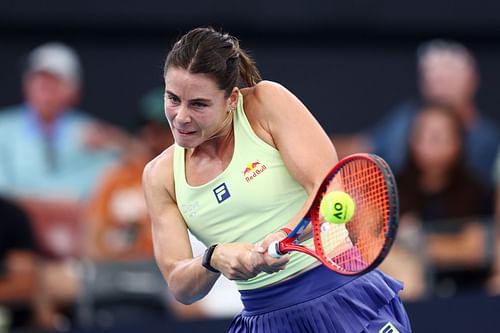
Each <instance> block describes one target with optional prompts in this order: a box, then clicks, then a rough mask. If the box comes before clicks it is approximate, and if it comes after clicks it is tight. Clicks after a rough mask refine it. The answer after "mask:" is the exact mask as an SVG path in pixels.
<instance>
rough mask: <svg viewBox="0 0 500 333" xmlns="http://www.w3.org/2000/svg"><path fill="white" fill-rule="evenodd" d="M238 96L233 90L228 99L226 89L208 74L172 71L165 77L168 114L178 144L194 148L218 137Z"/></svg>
mask: <svg viewBox="0 0 500 333" xmlns="http://www.w3.org/2000/svg"><path fill="white" fill-rule="evenodd" d="M235 89H236V88H235ZM237 97H238V93H237V90H233V92H232V94H231V96H229V98H226V97H225V93H224V90H221V89H220V88H219V87H218V86H217V84H216V82H215V81H214V80H213V79H212V78H211V77H209V76H207V75H205V74H191V73H189V72H188V71H187V70H185V69H182V68H176V67H172V68H169V69H168V71H167V74H166V76H165V113H166V115H167V119H168V122H169V123H170V127H171V129H172V134H173V136H174V139H175V142H176V143H177V144H178V145H180V146H181V147H184V148H194V147H197V146H199V145H201V144H202V143H205V142H207V141H209V140H211V139H212V138H214V137H216V136H218V135H219V134H220V133H221V132H223V131H224V129H225V126H226V125H227V123H228V122H227V119H228V117H230V114H229V112H230V110H231V109H232V108H233V107H234V105H236V101H237Z"/></svg>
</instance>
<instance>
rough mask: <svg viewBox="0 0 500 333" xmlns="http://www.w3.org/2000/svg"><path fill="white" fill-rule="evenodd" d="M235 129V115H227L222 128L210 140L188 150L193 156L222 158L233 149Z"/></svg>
mask: <svg viewBox="0 0 500 333" xmlns="http://www.w3.org/2000/svg"><path fill="white" fill-rule="evenodd" d="M233 143H234V130H233V117H232V116H231V115H229V116H228V117H226V118H225V119H224V121H223V123H222V125H221V128H220V130H218V131H216V132H215V133H214V134H213V135H212V136H211V137H210V138H209V139H208V140H206V141H205V142H204V143H202V144H201V145H199V146H198V147H195V148H191V149H189V150H188V154H189V155H190V156H191V157H197V156H198V157H202V156H203V157H208V158H212V159H222V158H223V157H224V156H226V155H227V153H228V152H231V154H229V155H231V156H232V151H233V148H234V147H233Z"/></svg>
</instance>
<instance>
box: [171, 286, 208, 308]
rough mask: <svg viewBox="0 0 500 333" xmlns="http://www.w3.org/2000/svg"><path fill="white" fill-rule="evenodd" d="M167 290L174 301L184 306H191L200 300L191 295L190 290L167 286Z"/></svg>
mask: <svg viewBox="0 0 500 333" xmlns="http://www.w3.org/2000/svg"><path fill="white" fill-rule="evenodd" d="M169 290H170V292H171V294H172V296H173V297H174V298H175V300H176V301H178V302H179V303H182V304H184V305H191V304H193V303H195V302H197V301H198V300H200V299H201V297H199V296H198V295H194V294H193V293H192V288H184V287H180V286H175V284H174V285H169Z"/></svg>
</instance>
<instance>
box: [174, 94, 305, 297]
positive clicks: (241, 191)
mask: <svg viewBox="0 0 500 333" xmlns="http://www.w3.org/2000/svg"><path fill="white" fill-rule="evenodd" d="M233 128H234V145H235V147H234V153H233V157H232V159H231V161H230V163H229V165H228V166H227V168H226V169H225V170H224V171H223V172H222V173H221V174H220V175H218V176H217V177H215V178H214V179H212V180H211V181H209V182H208V183H206V184H204V185H201V186H190V185H189V184H187V182H186V176H185V158H184V153H185V150H184V148H182V147H180V146H177V145H176V146H175V150H174V181H175V194H176V198H177V205H178V207H179V210H180V212H181V214H182V216H183V217H184V220H185V221H186V224H187V226H188V228H189V230H190V231H191V233H193V234H194V235H195V236H196V237H197V238H198V239H199V240H200V241H202V242H203V243H204V244H205V245H207V246H210V245H212V244H215V243H252V244H255V243H258V242H260V241H261V240H262V239H263V238H264V237H265V236H267V235H268V234H270V233H273V232H275V231H277V230H279V229H280V228H282V227H284V226H285V225H286V224H287V223H288V222H289V221H290V220H291V219H292V218H293V217H294V215H295V214H296V213H297V212H298V211H299V210H300V208H302V206H303V205H304V203H305V201H306V200H307V194H306V192H305V190H304V188H303V187H302V186H301V185H300V184H299V183H297V181H295V179H294V178H293V177H292V176H291V175H290V173H289V172H288V170H287V168H286V166H285V163H284V162H283V159H282V158H281V155H280V153H279V151H278V150H276V149H275V148H274V147H272V146H270V145H268V144H267V143H265V142H264V141H263V140H262V139H260V138H259V137H258V136H257V135H256V134H255V133H254V131H253V129H252V127H251V126H250V123H249V122H248V119H247V117H246V115H245V112H244V110H243V96H242V95H241V94H240V96H239V99H238V105H237V108H236V111H235V112H233ZM306 243H307V242H306ZM309 245H310V244H309ZM313 262H314V259H313V258H311V257H310V256H308V255H304V254H301V253H297V252H294V253H292V254H291V258H290V262H289V263H288V266H287V268H286V269H285V270H283V271H281V272H278V273H274V274H267V273H261V274H259V275H257V276H256V277H254V278H252V279H249V280H247V281H237V285H238V288H239V289H240V290H249V289H256V288H261V287H264V286H267V285H270V284H272V283H275V282H278V281H281V280H283V279H285V278H286V277H288V276H290V275H292V274H294V273H296V272H298V271H301V270H302V269H304V268H306V267H308V266H310V265H311V264H312V263H313Z"/></svg>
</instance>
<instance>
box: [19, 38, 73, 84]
mask: <svg viewBox="0 0 500 333" xmlns="http://www.w3.org/2000/svg"><path fill="white" fill-rule="evenodd" d="M27 60H28V61H27V67H26V72H25V73H26V74H29V73H34V72H47V73H51V74H53V75H56V76H58V77H60V78H62V79H64V80H67V81H71V82H74V83H80V81H81V77H82V69H81V65H80V59H79V57H78V55H77V53H76V52H75V51H74V50H73V49H72V48H70V47H69V46H67V45H65V44H62V43H59V42H51V43H47V44H43V45H40V46H38V47H37V48H35V49H34V50H33V51H31V53H30V54H29V55H28V59H27Z"/></svg>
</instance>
